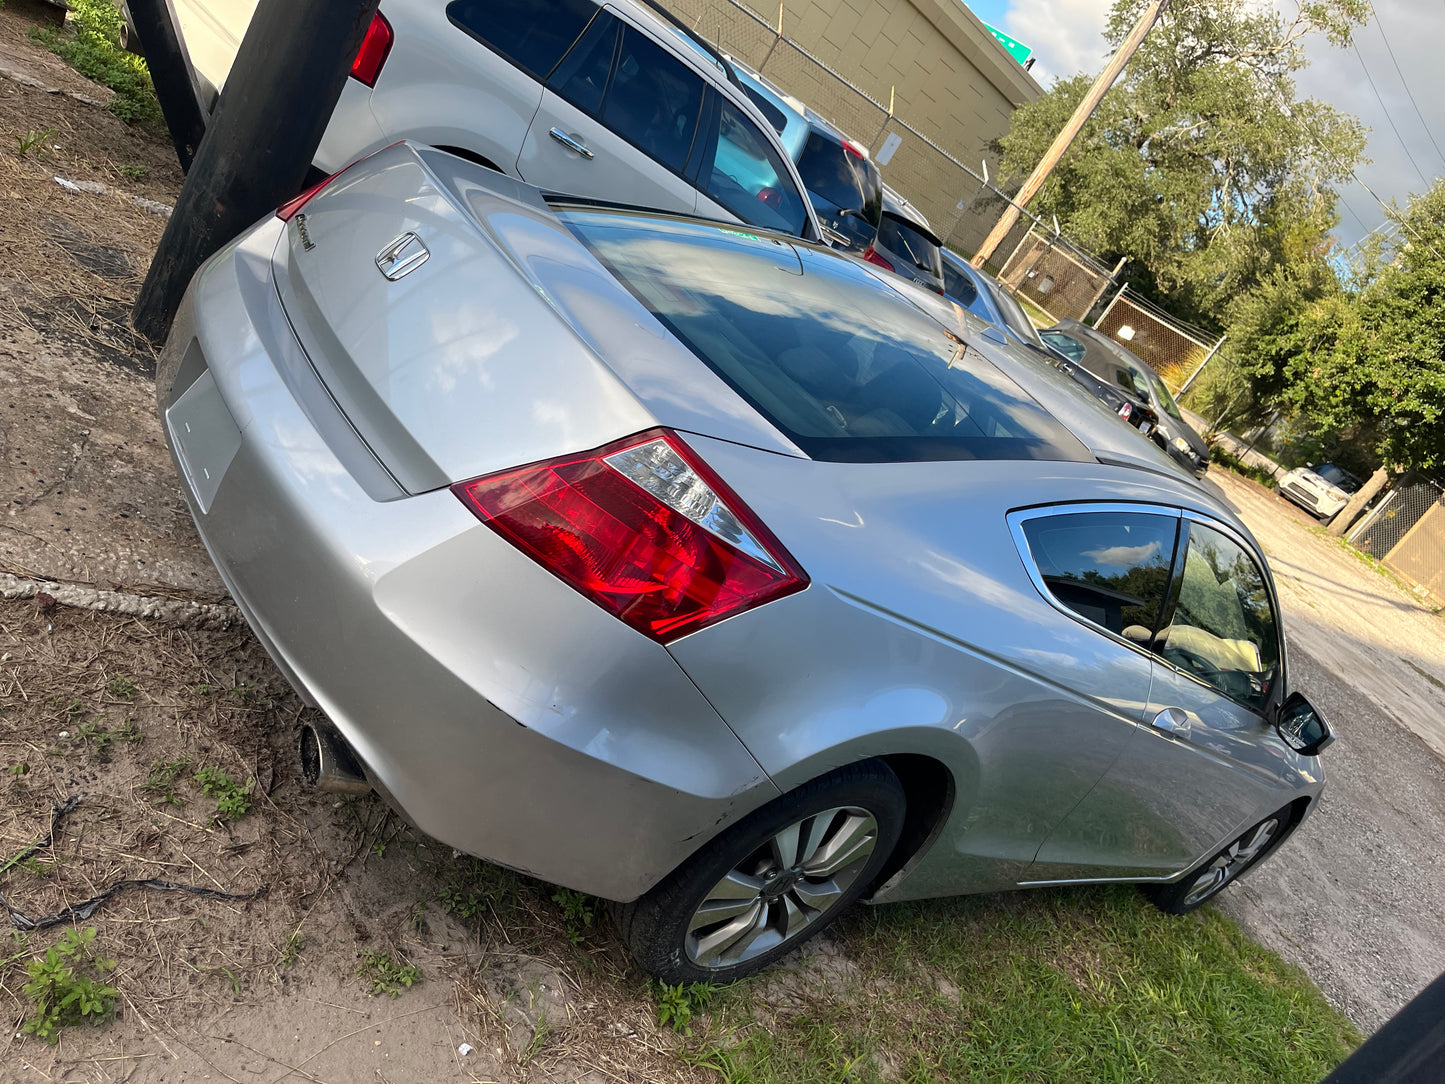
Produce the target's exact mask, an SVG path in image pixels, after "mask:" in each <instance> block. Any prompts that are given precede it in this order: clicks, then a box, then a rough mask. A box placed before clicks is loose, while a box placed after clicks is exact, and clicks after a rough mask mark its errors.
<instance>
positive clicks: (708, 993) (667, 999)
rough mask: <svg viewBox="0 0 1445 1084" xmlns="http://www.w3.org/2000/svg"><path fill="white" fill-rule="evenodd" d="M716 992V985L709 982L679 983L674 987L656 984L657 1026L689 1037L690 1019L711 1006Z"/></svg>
mask: <svg viewBox="0 0 1445 1084" xmlns="http://www.w3.org/2000/svg"><path fill="white" fill-rule="evenodd" d="M717 992H718V987H717V985H716V984H714V983H711V982H693V983H681V982H680V983H678V984H677V985H676V986H670V985H668V984H667V983H665V982H662V983H658V985H657V1023H658V1026H659V1027H670V1028H672V1030H673V1031H676V1032H679V1033H680V1034H682V1035H691V1034H692V1018H693V1017H694V1016H695V1015H697V1014H698V1013H700V1012H702V1011H703V1010H704V1009H706V1008H707V1007H708V1005H709V1004H711V1002H712V999H713V997H714V995H716V994H717Z"/></svg>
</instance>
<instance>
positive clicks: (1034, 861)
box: [157, 143, 1331, 982]
mask: <svg viewBox="0 0 1445 1084" xmlns="http://www.w3.org/2000/svg"><path fill="white" fill-rule="evenodd" d="M884 279H888V280H892V281H893V282H896V283H897V286H896V287H895V286H892V285H890V284H889V283H887V282H884V281H883V280H884ZM901 294H902V295H906V297H907V298H917V299H919V301H918V303H917V304H914V303H911V302H910V301H909V300H907V299H906V298H905V296H900V295H901ZM955 317H956V318H957V321H956V322H950V321H953V320H954V318H955ZM981 326H982V325H981V324H979V323H978V322H977V321H976V320H974V319H973V318H972V317H966V316H965V315H964V314H962V313H961V312H960V310H958V309H957V307H956V306H954V305H952V304H951V303H948V302H945V301H944V299H943V298H941V297H939V296H938V295H934V294H931V293H929V292H927V291H924V290H921V289H919V288H917V287H915V286H913V285H912V284H911V283H908V282H906V281H904V280H902V279H899V278H897V276H891V275H882V274H881V273H876V274H875V269H873V268H871V267H870V266H869V265H867V264H866V263H863V262H862V261H859V260H857V259H855V258H852V257H850V256H847V255H844V254H841V253H837V252H834V251H831V250H830V249H827V248H825V247H822V246H817V245H810V244H805V243H801V242H798V241H797V240H796V239H794V238H791V237H789V236H787V235H783V234H780V233H769V232H766V231H746V232H745V231H741V230H737V229H734V228H731V227H729V226H727V225H725V224H721V223H718V222H715V221H708V220H700V219H695V218H688V217H681V216H671V215H666V214H662V213H654V212H642V211H638V210H635V209H625V208H618V207H615V206H610V205H606V204H602V203H597V202H588V201H581V200H576V199H572V198H562V197H555V196H545V197H544V196H543V194H541V193H540V192H538V190H536V189H535V188H531V187H529V186H526V185H523V184H521V183H520V182H518V181H515V180H512V179H510V178H508V177H505V176H503V175H502V174H499V173H495V172H492V171H489V170H486V169H483V168H481V167H478V166H477V165H475V164H474V163H470V162H467V161H464V160H462V159H460V158H457V157H454V156H451V155H447V154H444V153H442V152H439V151H436V150H435V149H433V148H428V147H422V146H418V145H413V144H406V143H403V144H397V145H395V146H392V147H389V148H387V149H384V150H382V151H381V152H379V153H378V154H377V155H375V156H374V157H372V158H370V159H368V160H366V161H364V162H362V163H359V164H358V165H356V166H354V167H353V168H351V169H350V170H348V171H347V172H345V173H343V174H342V175H341V176H340V177H338V178H336V179H334V180H332V181H331V182H330V183H329V184H327V185H326V186H324V187H323V188H321V189H320V190H319V191H317V192H315V193H311V194H309V195H308V196H306V197H302V198H298V199H297V200H294V201H292V203H290V204H288V205H287V206H286V207H284V208H282V209H281V210H280V211H279V212H278V214H277V215H276V216H275V217H272V218H269V219H267V220H266V221H264V222H261V223H259V224H257V225H256V226H255V227H254V228H253V229H252V230H250V231H249V232H248V233H246V234H244V235H242V236H241V237H240V238H238V239H237V240H236V241H234V242H233V243H232V244H230V245H227V246H226V247H225V248H224V249H222V250H221V252H219V253H218V254H217V255H216V256H215V257H213V258H212V259H211V260H210V261H208V262H207V263H206V265H204V266H203V268H202V269H201V271H200V272H199V273H198V274H197V276H196V278H195V280H194V281H193V282H192V283H191V285H190V288H189V290H188V291H187V294H186V296H185V298H184V300H183V302H182V305H181V307H180V311H179V313H178V314H177V317H176V321H175V324H174V327H173V329H172V332H171V335H170V338H169V341H168V343H167V345H166V347H165V350H164V353H163V357H162V359H161V362H160V365H159V370H158V380H157V400H158V405H159V408H160V411H161V414H162V417H163V429H164V432H165V434H166V440H167V442H168V444H169V447H170V449H171V452H172V455H173V457H174V460H175V464H176V467H177V471H178V473H179V476H180V478H181V481H182V486H183V489H184V491H185V494H186V499H187V501H188V502H189V504H190V508H191V512H192V514H193V516H194V518H195V521H196V524H197V527H198V529H199V531H200V533H201V536H202V537H203V539H204V540H205V543H206V545H207V547H208V549H209V552H210V553H211V555H212V557H213V559H214V560H215V562H216V565H217V568H218V569H219V571H220V573H221V576H222V578H223V579H224V581H225V583H226V585H227V587H228V588H229V590H230V592H231V595H232V597H233V598H234V599H235V601H236V603H237V605H238V606H239V607H240V608H241V610H242V612H243V613H244V614H245V615H246V618H247V620H248V622H249V623H250V624H251V627H252V629H254V630H255V632H256V635H257V637H258V638H259V639H260V641H261V642H262V643H263V644H264V645H265V647H266V649H267V650H268V651H269V652H270V654H271V656H272V658H273V659H274V660H275V661H276V664H277V666H278V667H279V668H280V669H281V671H282V672H283V673H284V674H285V675H286V676H287V677H288V678H289V679H290V681H291V682H292V683H293V684H294V685H295V686H296V688H297V689H298V691H299V692H300V693H301V695H302V696H303V697H304V698H305V699H306V700H307V701H308V702H310V703H312V704H315V705H317V706H319V707H320V709H321V710H322V711H323V712H324V713H325V715H326V717H327V718H328V719H329V720H330V722H329V724H318V726H317V729H314V730H312V731H310V732H309V733H308V734H307V735H306V736H305V737H304V739H303V752H304V754H305V763H306V765H307V766H308V768H309V770H310V772H311V773H312V774H313V775H315V776H316V777H317V778H319V779H320V780H322V781H324V782H327V783H329V784H331V785H334V786H351V787H355V786H364V785H366V783H367V782H369V783H370V784H372V785H374V786H375V787H376V788H377V789H378V790H379V791H381V792H383V793H384V794H385V795H389V796H390V799H391V800H392V801H393V802H395V803H396V804H398V805H399V806H400V807H401V808H402V809H404V810H405V811H406V813H407V814H408V816H410V817H411V818H412V819H414V821H415V823H416V824H417V825H419V826H420V827H421V828H422V829H423V830H424V831H426V832H429V833H431V834H432V835H433V836H435V837H436V838H437V839H439V840H440V841H442V842H444V843H446V844H450V845H451V846H454V847H457V848H459V849H461V850H464V851H468V852H470V853H472V854H476V855H480V856H482V857H484V858H486V859H489V860H491V861H494V862H498V863H501V864H504V865H507V866H511V867H514V868H517V869H521V870H526V871H528V872H529V873H530V874H532V875H534V876H536V877H539V878H542V879H545V880H548V881H553V882H556V883H558V884H561V885H565V886H568V887H570V888H573V889H576V890H578V891H582V892H587V893H592V894H594V895H597V896H601V897H603V898H604V899H607V900H612V901H620V902H618V904H617V906H616V909H615V916H616V918H617V926H618V929H619V930H620V931H621V935H622V937H623V938H624V939H625V940H626V942H627V944H628V945H629V947H630V948H631V950H632V952H633V953H634V954H635V955H636V957H637V959H638V960H639V962H640V963H641V964H642V966H643V967H645V968H646V969H647V970H648V971H650V972H651V973H652V974H654V975H657V976H658V977H660V978H663V979H665V980H666V981H669V982H684V981H694V980H696V981H703V980H709V981H714V980H715V981H725V980H729V979H733V978H737V977H739V976H742V975H745V974H748V973H750V972H752V971H755V970H757V969H759V968H760V967H763V966H765V965H766V964H768V963H770V962H771V961H773V960H776V959H778V958H779V957H780V956H782V955H783V954H785V953H787V952H788V951H789V950H791V949H792V948H794V947H796V946H797V945H799V944H801V943H802V942H804V941H806V940H807V939H808V938H809V937H811V936H813V935H815V934H816V933H817V932H818V931H819V930H821V929H823V928H824V927H825V926H826V925H827V924H828V923H829V922H831V921H832V920H833V919H834V918H836V916H837V915H838V913H839V912H840V911H841V910H842V909H843V908H844V907H845V906H846V905H847V904H849V903H850V902H852V901H853V900H856V899H858V898H860V897H866V898H867V899H869V900H870V901H873V902H883V901H889V900H905V899H913V898H919V897H926V896H936V895H941V894H947V893H958V892H979V891H994V890H998V889H1002V888H1009V887H1027V886H1030V885H1037V884H1066V883H1074V882H1081V881H1084V882H1087V881H1114V880H1121V879H1122V880H1129V881H1137V882H1140V883H1142V884H1144V885H1146V886H1147V888H1148V890H1149V892H1150V894H1151V897H1152V898H1153V899H1154V901H1155V902H1156V903H1158V904H1159V905H1160V906H1161V907H1163V908H1164V909H1166V910H1168V911H1171V912H1175V913H1183V912H1185V911H1189V910H1191V909H1193V908H1195V907H1197V906H1199V905H1200V904H1201V903H1203V902H1204V901H1205V900H1207V899H1210V898H1211V897H1213V896H1214V895H1215V894H1216V893H1217V892H1219V890H1220V889H1222V888H1223V887H1224V886H1225V885H1227V884H1228V883H1229V882H1230V881H1232V880H1233V879H1235V878H1236V877H1238V876H1239V875H1240V874H1241V873H1243V872H1245V871H1246V870H1247V869H1249V868H1250V867H1251V866H1253V865H1254V864H1255V863H1257V862H1258V861H1260V860H1261V859H1262V858H1264V857H1265V856H1266V855H1268V854H1270V853H1272V852H1273V851H1274V849H1275V848H1277V847H1278V846H1279V845H1280V843H1281V842H1282V841H1283V840H1284V839H1285V838H1286V837H1287V836H1288V835H1289V834H1290V833H1291V832H1292V831H1293V830H1294V829H1295V828H1296V827H1298V825H1299V824H1300V822H1301V821H1302V820H1303V819H1304V818H1305V817H1306V816H1308V815H1309V813H1310V812H1311V811H1312V810H1313V809H1314V807H1315V805H1316V802H1317V801H1318V798H1319V796H1320V793H1321V790H1322V788H1323V786H1324V776H1323V768H1322V766H1321V764H1320V761H1319V759H1318V757H1317V754H1318V753H1319V752H1320V750H1321V749H1323V748H1324V747H1325V745H1326V744H1328V742H1329V741H1330V740H1331V735H1330V731H1329V729H1328V727H1327V725H1326V724H1325V723H1324V721H1323V719H1322V718H1321V717H1320V716H1319V715H1318V713H1317V712H1315V711H1314V709H1312V708H1311V707H1310V706H1309V704H1308V702H1307V701H1306V700H1305V699H1304V698H1303V697H1302V696H1301V695H1300V694H1299V693H1298V692H1294V691H1291V690H1290V688H1289V676H1290V674H1289V669H1288V665H1287V659H1286V654H1285V651H1286V645H1285V639H1284V637H1283V635H1282V629H1281V625H1280V619H1281V615H1280V611H1279V605H1278V601H1277V598H1276V594H1275V589H1274V585H1273V582H1272V580H1271V578H1270V573H1269V568H1268V565H1267V563H1266V561H1265V558H1264V555H1263V552H1262V551H1261V549H1260V547H1259V546H1258V544H1257V543H1256V542H1255V541H1254V539H1253V538H1252V537H1251V536H1250V534H1249V532H1248V531H1247V530H1246V529H1245V527H1244V526H1243V525H1242V524H1241V523H1240V522H1239V521H1238V520H1237V519H1236V518H1235V517H1234V515H1233V513H1232V512H1231V511H1230V510H1229V508H1228V507H1227V506H1225V505H1224V504H1222V503H1219V502H1217V501H1216V500H1215V499H1214V498H1213V497H1212V496H1210V495H1209V494H1208V493H1206V492H1205V491H1204V490H1202V489H1201V488H1200V487H1198V486H1195V485H1193V484H1192V483H1191V482H1190V481H1189V480H1187V479H1185V478H1181V477H1180V476H1179V475H1178V473H1177V471H1175V470H1174V468H1173V465H1172V464H1171V463H1170V462H1169V461H1168V460H1167V459H1166V458H1164V457H1163V456H1162V455H1160V454H1159V453H1158V450H1157V449H1155V448H1154V447H1153V446H1152V445H1150V444H1147V443H1146V442H1143V441H1139V440H1136V439H1134V437H1133V436H1132V435H1130V434H1126V433H1125V432H1124V431H1123V430H1122V429H1121V428H1120V427H1119V426H1118V425H1117V424H1116V423H1115V421H1114V419H1113V418H1112V416H1111V415H1109V414H1108V412H1107V411H1105V410H1104V409H1103V408H1102V407H1100V406H1098V405H1097V404H1096V403H1095V402H1094V400H1092V399H1090V398H1089V397H1087V396H1086V395H1085V394H1084V393H1083V392H1082V391H1081V390H1080V389H1079V388H1077V387H1076V386H1075V385H1074V384H1072V383H1071V382H1070V381H1069V380H1067V379H1066V378H1065V377H1063V376H1062V375H1061V374H1059V373H1058V372H1057V371H1056V370H1054V369H1053V368H1051V367H1048V366H1043V365H1038V364H1036V363H1030V364H1029V365H1027V366H1025V365H1022V364H1020V363H1019V362H1018V361H1017V360H1016V359H1015V358H1014V357H1013V355H1012V354H1011V352H1010V351H1009V350H1006V349H998V348H996V347H995V346H994V344H993V343H992V342H991V341H990V340H989V339H987V338H985V337H981V336H978V335H976V334H975V330H976V329H978V328H980V327H981ZM358 772H364V780H365V781H364V782H363V780H362V777H361V776H360V775H359V774H358Z"/></svg>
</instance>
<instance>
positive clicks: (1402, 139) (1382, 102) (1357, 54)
mask: <svg viewBox="0 0 1445 1084" xmlns="http://www.w3.org/2000/svg"><path fill="white" fill-rule="evenodd" d="M1350 48H1351V49H1353V50H1354V51H1355V59H1356V60H1358V61H1359V62H1360V70H1361V71H1362V72H1364V73H1365V78H1366V79H1368V80H1369V82H1370V89H1371V90H1373V91H1374V92H1375V101H1377V102H1379V103H1380V110H1381V112H1383V113H1384V114H1385V119H1386V120H1387V121H1389V122H1390V131H1392V132H1394V133H1395V138H1396V139H1398V140H1399V141H1400V146H1401V147H1402V148H1404V151H1405V157H1406V158H1408V159H1410V164H1411V165H1412V166H1414V167H1415V172H1416V173H1418V174H1419V175H1420V183H1421V184H1422V185H1424V186H1425V187H1426V188H1429V187H1430V181H1429V180H1428V179H1427V178H1426V176H1425V171H1424V170H1423V169H1421V168H1420V163H1418V162H1416V161H1415V156H1414V155H1413V154H1411V153H1410V145H1409V144H1408V143H1406V142H1405V137H1404V136H1402V135H1401V134H1400V129H1398V128H1396V127H1395V118H1394V117H1392V116H1390V110H1389V107H1388V106H1386V105H1385V99H1384V98H1383V97H1382V96H1381V94H1380V88H1379V87H1377V86H1375V77H1374V76H1373V75H1371V74H1370V69H1369V68H1368V67H1367V66H1366V64H1365V58H1364V57H1363V56H1362V55H1361V54H1360V47H1359V46H1358V45H1356V44H1355V43H1354V41H1351V42H1350Z"/></svg>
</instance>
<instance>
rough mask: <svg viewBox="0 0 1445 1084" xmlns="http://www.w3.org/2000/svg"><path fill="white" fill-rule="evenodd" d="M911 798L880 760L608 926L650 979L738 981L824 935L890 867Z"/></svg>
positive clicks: (701, 860)
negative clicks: (887, 864) (615, 929)
mask: <svg viewBox="0 0 1445 1084" xmlns="http://www.w3.org/2000/svg"><path fill="white" fill-rule="evenodd" d="M906 807H907V799H906V798H905V795H904V792H903V786H902V784H901V783H899V781H898V777H897V776H896V775H894V774H893V770H892V769H891V768H889V767H888V765H887V764H885V763H883V762H882V761H881V760H865V761H860V762H859V763H857V764H850V765H848V766H846V767H844V768H840V769H838V770H837V771H835V772H831V773H830V774H828V775H825V776H823V777H821V778H819V779H815V780H813V781H812V782H810V783H807V784H805V785H803V786H801V787H799V788H798V789H797V790H794V791H791V792H789V793H788V794H785V795H783V796H782V797H781V798H779V799H777V800H776V801H774V802H771V803H769V804H768V805H766V806H764V807H763V808H762V809H759V810H756V811H754V812H753V813H750V814H749V815H748V816H747V817H744V818H743V819H742V820H741V821H739V822H738V823H737V824H735V825H733V826H732V827H730V828H728V829H727V830H726V831H724V832H722V833H721V834H720V835H718V836H717V837H716V838H715V839H713V840H711V841H710V842H709V843H707V844H706V845H705V846H704V847H703V848H702V849H701V850H700V851H698V852H697V853H696V854H694V855H693V856H692V857H691V858H689V859H688V860H687V861H686V862H684V863H683V864H682V865H681V866H679V867H678V868H677V869H676V870H675V871H674V872H673V873H671V874H670V875H669V876H668V877H667V878H666V879H665V880H663V881H662V882H661V883H660V884H658V885H657V886H656V887H654V888H653V889H652V890H651V891H650V892H648V893H647V894H646V895H645V896H643V897H642V898H641V899H639V900H636V901H635V902H633V903H628V904H618V905H615V906H614V908H613V912H612V917H613V920H614V921H615V923H616V924H617V928H618V930H619V931H620V932H621V934H622V938H623V940H624V941H625V942H626V943H627V947H628V948H629V949H630V950H631V951H632V955H633V956H634V957H635V958H636V960H637V962H638V963H639V964H640V965H641V966H642V967H643V969H644V970H646V971H647V972H649V973H650V974H652V975H653V976H654V977H656V978H658V979H660V980H662V981H663V982H669V983H682V982H732V981H733V980H734V979H740V978H743V977H745V976H747V975H751V974H753V973H754V972H757V971H760V970H762V969H763V968H765V967H767V966H768V965H769V964H771V963H773V962H774V961H776V960H778V959H780V958H781V957H783V956H786V955H787V954H788V953H790V952H792V951H793V950H794V949H796V948H797V947H798V946H799V945H801V944H803V943H804V942H805V941H807V940H809V939H810V938H812V937H815V936H817V935H818V934H819V933H820V932H822V930H823V929H825V928H826V927H827V926H828V925H829V924H830V923H832V922H833V921H834V920H835V919H836V918H837V917H838V915H839V914H841V913H842V912H843V910H845V909H846V908H847V906H848V905H849V904H850V903H852V902H853V901H854V900H856V899H857V898H858V897H859V896H861V895H862V894H863V892H864V890H865V889H867V888H868V886H869V885H870V884H872V883H873V881H874V880H875V879H876V878H877V876H878V872H879V870H881V869H882V868H883V864H884V863H885V862H886V861H887V860H888V856H889V854H890V853H891V852H892V850H893V848H894V846H895V844H896V843H897V842H898V835H899V832H900V831H901V830H902V828H903V816H904V811H905V809H906Z"/></svg>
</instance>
